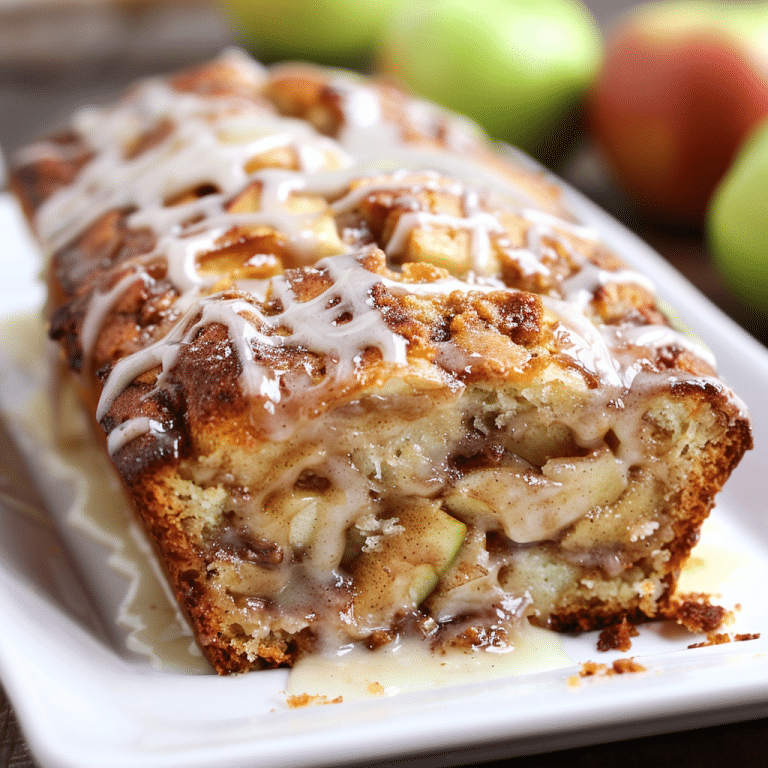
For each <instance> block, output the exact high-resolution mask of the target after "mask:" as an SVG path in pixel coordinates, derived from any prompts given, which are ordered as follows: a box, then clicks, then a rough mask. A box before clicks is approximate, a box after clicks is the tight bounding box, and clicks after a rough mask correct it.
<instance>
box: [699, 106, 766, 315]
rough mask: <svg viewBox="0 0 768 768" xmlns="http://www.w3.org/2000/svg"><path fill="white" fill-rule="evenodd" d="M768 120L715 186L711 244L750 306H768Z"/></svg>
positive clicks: (709, 220)
mask: <svg viewBox="0 0 768 768" xmlns="http://www.w3.org/2000/svg"><path fill="white" fill-rule="evenodd" d="M767 198H768V121H764V122H762V123H760V124H759V125H758V127H757V128H756V129H755V131H754V132H753V133H752V134H750V136H749V137H748V139H747V141H746V142H745V143H744V145H743V146H742V148H741V150H740V151H739V153H738V155H737V158H736V161H735V162H734V163H733V165H732V166H731V168H730V169H729V170H728V172H727V173H726V175H725V177H724V178H723V180H722V181H721V182H720V184H719V185H718V187H717V189H716V190H715V194H714V195H713V198H712V204H711V206H710V208H709V211H708V215H707V234H708V239H709V248H710V250H711V252H712V255H713V256H714V259H715V262H716V264H717V265H718V267H719V268H720V271H721V272H722V274H723V277H724V278H725V280H726V282H727V283H728V285H729V287H730V288H731V290H732V291H733V292H734V294H735V295H736V296H737V297H738V298H739V299H740V300H741V301H742V302H743V303H744V304H745V305H747V306H750V307H753V308H755V309H758V310H762V311H763V312H768V203H767V202H766V199H767Z"/></svg>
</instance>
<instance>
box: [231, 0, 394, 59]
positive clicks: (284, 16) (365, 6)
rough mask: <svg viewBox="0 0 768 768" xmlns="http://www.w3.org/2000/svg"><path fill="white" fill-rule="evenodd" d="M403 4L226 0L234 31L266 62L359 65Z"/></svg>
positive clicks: (368, 0)
mask: <svg viewBox="0 0 768 768" xmlns="http://www.w3.org/2000/svg"><path fill="white" fill-rule="evenodd" d="M398 2H399V0H222V6H223V7H224V9H225V11H226V12H227V13H228V14H229V16H230V18H231V19H232V23H233V25H234V27H235V31H236V32H237V33H238V34H239V35H240V36H241V37H242V39H243V42H244V43H245V44H246V45H247V46H248V48H249V49H250V50H251V51H252V52H253V53H254V55H255V56H256V57H257V58H259V59H261V60H262V61H280V60H284V59H306V60H308V61H314V62H318V63H323V64H356V63H358V62H360V61H361V60H364V59H365V58H366V56H368V55H369V54H370V52H371V51H372V49H373V47H374V44H375V41H376V39H377V37H378V34H379V32H380V30H381V27H382V25H383V24H384V23H385V22H386V20H387V19H388V17H389V14H390V11H391V9H392V7H393V6H394V5H395V4H396V3H398Z"/></svg>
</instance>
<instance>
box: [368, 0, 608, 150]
mask: <svg viewBox="0 0 768 768" xmlns="http://www.w3.org/2000/svg"><path fill="white" fill-rule="evenodd" d="M602 52H603V41H602V36H601V33H600V32H599V30H598V28H597V26H596V24H595V22H594V20H593V18H592V16H591V15H590V13H589V11H588V10H587V9H586V7H585V6H584V5H582V4H581V3H580V2H578V1H577V0H517V1H516V2H511V1H510V0H474V1H473V2H471V3H470V2H466V0H442V1H441V2H434V0H432V1H430V0H415V1H412V2H407V1H406V2H401V3H399V4H398V5H397V6H396V7H395V9H394V11H393V13H392V16H391V18H390V23H389V24H388V26H386V27H385V28H384V30H383V33H382V38H381V41H380V47H379V53H378V57H377V64H378V69H379V71H380V72H382V73H384V74H386V75H389V76H391V77H393V78H395V79H396V80H398V81H399V82H401V83H402V84H404V85H405V86H406V87H407V88H409V89H410V90H412V91H413V92H415V93H416V94H418V95H421V96H423V97H425V98H427V99H430V100H431V101H435V102H437V103H439V104H442V105H443V106H445V107H448V108H449V109H452V110H455V111H456V112H462V113H464V114H466V115H468V116H469V117H471V118H473V119H474V120H476V121H477V122H478V123H480V125H481V126H482V127H483V128H484V129H485V130H486V131H487V132H488V133H489V134H490V135H491V136H492V137H494V138H497V139H501V140H504V141H507V142H509V143H511V144H514V145H516V146H517V147H519V148H521V149H523V150H525V151H527V152H529V153H531V154H534V155H536V156H538V157H540V158H544V159H548V158H551V157H554V156H556V155H558V154H560V151H561V150H562V149H564V147H562V146H560V145H561V144H563V143H564V139H565V137H566V136H567V134H568V127H569V126H570V125H572V121H573V117H574V114H575V112H576V110H577V108H578V106H579V105H580V103H581V100H582V97H583V95H584V93H585V91H586V89H587V88H588V86H589V85H590V84H591V83H592V81H593V79H594V77H595V76H596V74H597V72H598V69H599V67H600V62H601V59H602Z"/></svg>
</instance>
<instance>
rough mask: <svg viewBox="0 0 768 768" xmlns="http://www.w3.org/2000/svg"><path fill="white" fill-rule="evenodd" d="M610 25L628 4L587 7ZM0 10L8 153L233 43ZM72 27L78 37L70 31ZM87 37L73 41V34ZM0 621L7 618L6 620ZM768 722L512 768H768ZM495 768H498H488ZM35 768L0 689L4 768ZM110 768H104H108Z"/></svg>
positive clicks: (708, 282) (671, 235)
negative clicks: (89, 106) (87, 106)
mask: <svg viewBox="0 0 768 768" xmlns="http://www.w3.org/2000/svg"><path fill="white" fill-rule="evenodd" d="M587 4H588V5H590V6H591V7H592V9H593V11H594V13H595V15H596V17H597V18H598V20H599V21H600V22H601V23H602V24H604V25H607V24H609V23H610V20H611V19H612V18H613V17H615V16H616V14H617V13H619V12H620V11H621V10H622V9H623V8H624V7H625V6H627V5H629V3H628V2H626V1H625V0H593V1H592V2H588V3H587ZM40 5H41V3H40V2H38V3H36V4H34V7H33V8H31V9H30V7H29V6H27V5H26V4H24V3H21V2H16V3H11V6H12V7H11V9H10V10H9V9H5V10H2V9H0V147H2V148H3V149H4V150H5V151H6V152H12V151H13V150H14V149H15V148H16V147H18V146H21V145H22V144H23V143H25V142H26V141H27V140H29V139H30V138H32V137H34V136H36V135H38V134H40V133H41V132H45V130H47V129H48V128H49V127H50V126H52V125H55V124H56V123H57V122H59V121H60V120H61V119H62V118H63V117H64V116H65V115H66V114H67V113H68V112H69V111H71V109H72V107H73V105H77V104H84V103H90V102H93V101H101V100H103V99H104V98H108V97H110V96H111V95H113V94H115V93H117V92H118V91H119V90H120V89H121V88H122V87H123V86H124V85H126V84H128V83H129V82H131V81H132V80H134V79H135V78H136V77H140V76H143V75H146V74H152V73H156V72H163V71H167V70H170V69H173V68H174V67H177V66H181V65H183V64H185V63H188V62H192V61H199V60H203V59H205V58H207V57H209V56H212V55H214V54H215V53H216V52H218V51H219V50H220V49H221V48H222V47H224V46H225V45H227V44H230V43H232V42H234V41H235V40H234V37H233V35H232V33H231V31H230V29H229V27H228V25H227V23H226V21H225V20H224V19H223V18H222V16H221V15H220V14H219V12H218V11H217V9H216V8H215V7H214V6H213V5H209V4H207V3H206V2H205V1H204V0H197V2H192V3H181V2H173V1H171V2H169V1H168V0H166V2H164V3H155V2H150V0H143V2H137V0H132V1H129V2H125V3H113V4H111V5H106V4H104V5H103V6H100V5H98V4H97V5H94V4H93V3H86V4H84V5H83V6H82V7H80V8H77V7H75V8H74V9H73V8H72V7H71V6H70V5H67V6H64V5H63V4H62V3H57V2H54V3H53V4H52V5H51V6H50V7H49V9H48V11H47V12H46V13H41V11H40ZM73 25H74V26H73ZM81 27H82V28H86V29H88V30H89V33H88V34H87V35H80V36H78V35H77V34H75V35H73V34H72V30H73V28H81ZM561 172H562V173H563V175H564V176H565V178H566V179H567V180H568V181H570V182H571V183H572V184H574V185H575V186H576V187H578V188H580V189H581V190H582V191H583V192H585V193H586V194H587V195H588V196H589V197H591V198H592V199H594V200H595V201H596V202H597V203H599V204H600V205H601V206H603V207H604V208H605V209H606V210H608V211H609V212H610V213H612V214H613V215H614V216H616V217H617V218H618V219H619V220H621V221H622V222H623V223H625V224H627V226H629V227H630V228H631V229H633V230H634V231H635V232H637V233H638V234H639V235H640V236H641V237H643V239H645V240H646V241H647V242H648V243H650V244H651V245H652V246H653V247H654V248H655V249H656V250H657V251H658V252H659V253H661V254H662V256H664V257H665V258H666V259H668V260H669V261H670V262H671V263H672V264H673V265H674V266H675V267H676V268H677V269H678V270H679V271H680V272H682V273H683V274H684V275H685V276H686V277H687V278H688V279H689V280H690V281H691V282H692V283H693V284H694V285H696V286H697V287H698V288H699V289H700V290H701V291H702V292H703V293H704V294H705V295H706V296H708V297H709V298H710V299H711V300H712V301H713V302H714V303H715V304H716V305H718V306H719V307H720V308H721V309H722V310H723V311H724V312H725V313H727V314H728V315H730V316H731V317H732V318H733V319H734V320H736V322H738V323H739V324H740V325H742V326H743V327H744V328H745V329H746V330H748V331H749V332H750V333H751V334H752V335H753V336H755V337H756V338H757V339H759V340H760V341H762V343H763V344H768V316H767V315H766V314H763V313H760V312H756V311H752V310H750V309H748V308H746V307H744V306H742V305H740V304H739V303H738V302H737V301H736V299H735V298H734V297H733V295H732V294H731V293H730V292H729V291H728V289H727V287H726V286H725V285H724V284H723V282H722V280H721V279H720V276H719V274H718V272H717V270H716V269H715V267H714V266H713V264H712V261H711V259H710V257H709V254H708V253H707V249H706V244H705V242H704V238H703V235H702V233H701V232H698V231H690V230H689V231H675V230H672V229H669V228H662V227H658V226H653V225H652V224H649V223H648V222H645V221H643V220H642V219H641V218H640V217H638V216H637V215H636V214H635V213H634V212H633V210H632V208H631V206H630V205H629V204H628V203H627V201H626V200H625V199H624V198H623V196H622V195H621V193H620V192H619V191H617V189H616V188H615V186H614V185H613V184H612V183H611V180H610V177H609V175H608V174H607V173H606V171H605V169H604V167H603V165H602V164H601V162H600V160H599V156H598V155H597V153H596V152H595V150H594V148H593V147H591V146H590V144H589V143H588V141H584V142H583V143H582V144H581V145H580V147H579V149H578V150H577V152H576V153H575V155H574V156H573V158H572V159H571V161H570V162H569V163H568V164H566V165H565V166H564V168H563V169H561ZM0 621H2V617H0ZM765 715H766V719H759V720H752V721H749V722H742V723H735V724H727V725H718V726H715V727H710V728H706V729H697V730H691V731H684V732H681V733H674V734H666V735H661V736H653V737H648V738H643V739H634V740H631V741H622V742H618V743H608V744H603V745H595V746H589V747H582V748H578V749H571V750H567V751H560V752H553V753H547V754H542V755H534V756H529V757H520V758H516V759H515V760H513V761H512V764H513V765H515V766H517V768H544V767H545V766H546V767H549V766H558V765H564V764H568V765H569V766H572V767H573V768H592V766H602V765H617V766H622V768H635V767H636V766H637V768H640V766H642V767H643V768H647V766H649V765H654V766H676V767H678V768H687V767H688V766H691V767H692V766H697V768H707V767H708V766H721V765H730V764H734V765H737V766H739V768H758V767H759V768H764V767H765V766H766V765H767V764H768V758H767V757H766V755H768V707H767V708H766V712H765ZM486 764H487V765H489V766H492V765H501V764H502V763H501V762H498V763H486ZM32 766H34V763H33V761H32V758H31V756H30V755H29V752H28V750H27V747H26V745H25V742H24V739H23V735H22V734H21V732H20V729H19V726H18V723H17V722H16V719H15V717H14V714H13V710H12V708H11V707H10V704H9V702H8V701H7V699H6V698H5V695H4V692H3V690H2V687H0V768H31V767H32ZM105 768H107V767H106V766H105Z"/></svg>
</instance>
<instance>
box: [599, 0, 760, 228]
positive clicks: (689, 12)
mask: <svg viewBox="0 0 768 768" xmlns="http://www.w3.org/2000/svg"><path fill="white" fill-rule="evenodd" d="M767 37H768V3H766V2H757V3H755V2H737V3H733V2H657V3H651V4H648V5H644V6H640V7H639V8H637V9H635V10H634V11H632V12H630V13H629V14H628V15H627V16H626V17H625V18H624V19H623V20H622V21H621V22H620V23H619V25H618V26H617V27H616V28H615V29H614V31H613V32H612V33H611V34H609V36H608V41H607V51H606V57H605V61H604V67H603V70H602V73H601V74H600V76H599V77H598V78H597V80H596V82H595V84H594V87H593V89H592V91H591V93H590V96H589V100H588V101H589V104H588V114H589V121H590V125H591V128H592V131H593V135H594V137H595V139H596V141H597V143H598V146H599V147H600V148H601V149H602V151H603V153H604V155H605V157H606V159H607V161H608V163H609V165H610V166H611V168H612V170H613V171H614V173H615V175H616V178H617V180H618V182H619V183H620V185H621V186H623V187H624V189H625V191H626V192H627V194H628V195H629V196H630V197H631V198H632V199H633V200H634V201H635V202H636V203H637V204H638V206H639V207H640V208H642V209H644V210H645V211H646V212H648V213H651V214H653V215H654V216H655V217H656V218H659V219H662V220H665V221H668V222H674V223H680V224H699V223H701V222H702V221H703V220H704V215H705V211H706V208H707V203H708V202H709V199H710V197H711V195H712V192H713V190H714V188H715V187H716V185H717V183H718V182H719V181H720V179H721V177H722V176H723V174H724V173H725V171H726V170H727V169H728V167H729V166H730V164H731V161H732V160H733V158H734V156H735V153H736V151H737V150H738V148H739V147H740V145H741V143H742V141H743V139H744V137H745V136H746V135H747V134H748V133H749V132H750V130H751V128H752V127H753V126H754V125H755V124H756V123H757V122H758V121H760V120H761V119H762V118H763V117H764V116H765V115H766V114H768V50H767V49H766V44H765V41H766V38H767Z"/></svg>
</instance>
